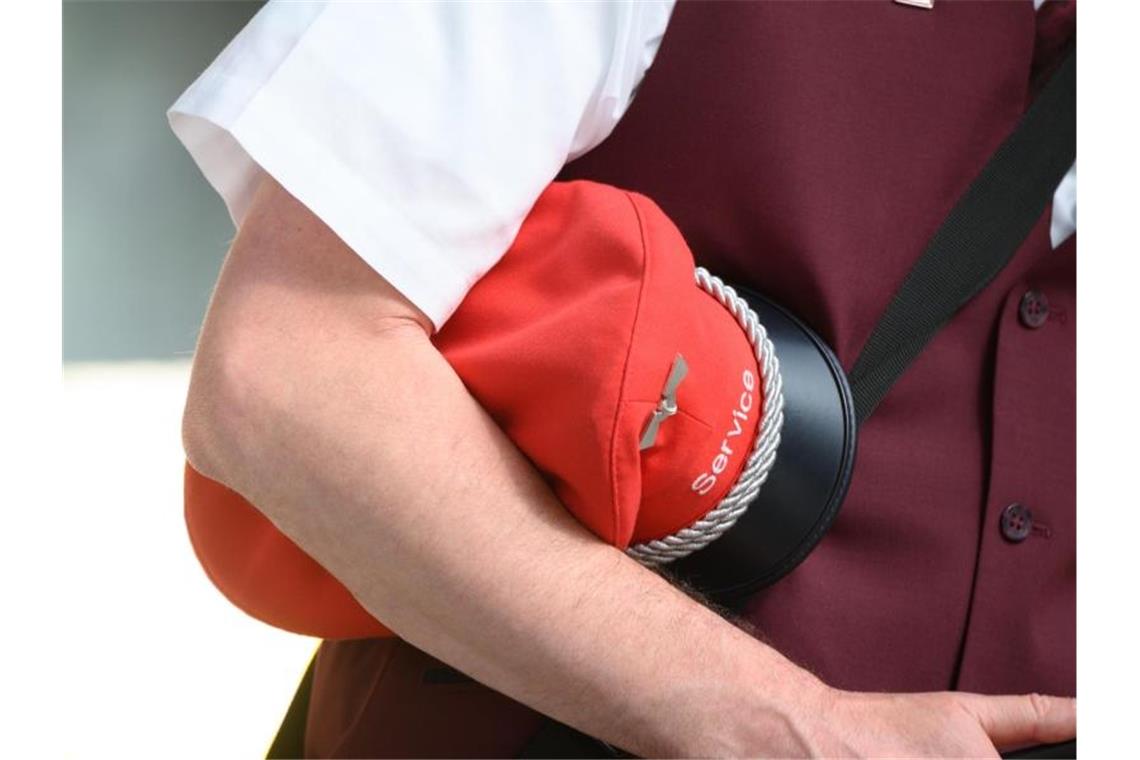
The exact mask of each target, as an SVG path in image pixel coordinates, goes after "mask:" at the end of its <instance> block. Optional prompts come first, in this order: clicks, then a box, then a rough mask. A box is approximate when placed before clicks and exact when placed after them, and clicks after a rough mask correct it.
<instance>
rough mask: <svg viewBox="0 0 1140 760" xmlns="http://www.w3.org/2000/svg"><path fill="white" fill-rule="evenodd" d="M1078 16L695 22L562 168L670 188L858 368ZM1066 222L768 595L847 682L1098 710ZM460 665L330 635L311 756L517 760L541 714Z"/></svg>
mask: <svg viewBox="0 0 1140 760" xmlns="http://www.w3.org/2000/svg"><path fill="white" fill-rule="evenodd" d="M1066 5H1067V4H1066ZM1051 6H1053V2H1050V3H1047V4H1046V6H1045V9H1043V10H1042V11H1041V12H1040V14H1036V15H1035V13H1034V10H1033V5H1032V3H1031V2H1030V1H1029V0H1022V1H1021V2H1002V3H997V2H987V3H965V2H948V1H947V0H937V3H936V5H935V8H934V10H933V11H923V10H919V9H915V8H910V7H906V6H903V5H899V4H896V3H892V2H889V0H875V1H874V2H870V1H868V2H858V3H838V2H827V3H807V2H795V3H790V2H780V3H776V2H773V3H760V2H750V3H743V2H735V3H725V4H719V3H718V4H713V3H702V4H699V5H698V4H688V3H682V4H680V5H679V6H678V7H677V8H676V10H675V11H674V14H673V18H672V20H671V21H670V23H669V27H668V30H667V32H666V35H665V38H664V41H663V43H662V46H661V49H660V51H659V53H658V56H657V59H656V61H655V63H654V64H653V66H652V68H651V69H650V70H649V72H648V74H647V75H646V77H645V79H644V81H643V83H642V86H641V87H640V89H639V91H638V94H637V97H636V98H635V100H634V102H633V104H632V106H631V107H630V109H629V111H628V112H627V114H626V115H625V117H624V118H623V119H622V120H621V122H620V123H619V125H618V127H617V129H616V130H615V131H614V133H613V134H612V135H611V136H610V137H609V138H608V139H607V140H606V141H605V142H604V143H602V144H601V145H600V146H599V147H598V148H596V149H594V150H593V151H592V152H590V153H589V154H587V155H586V156H584V157H583V158H581V159H579V160H578V161H575V162H574V163H573V164H571V165H570V166H568V167H567V168H566V170H565V171H564V172H563V175H562V177H563V178H566V179H568V178H590V179H595V180H599V181H603V182H609V183H612V184H615V185H618V186H621V187H625V188H629V189H632V190H637V191H640V192H642V193H645V194H646V195H648V196H650V197H651V198H653V199H654V200H656V201H657V202H658V203H659V204H660V205H661V206H662V207H663V208H664V209H665V211H666V212H667V213H668V214H669V215H670V216H671V217H672V218H673V219H674V221H676V222H677V224H678V225H679V226H680V228H681V230H682V232H684V234H685V236H686V238H687V239H688V241H689V244H690V246H691V247H692V248H693V250H694V253H695V254H696V256H697V259H698V261H699V263H701V264H703V265H705V266H707V267H708V268H709V269H711V270H712V271H713V272H714V273H716V274H718V275H720V276H722V277H724V278H726V279H729V280H734V281H736V282H739V283H741V284H744V285H747V286H749V287H751V288H753V289H755V290H758V291H760V292H762V293H764V294H765V295H767V296H769V297H770V298H773V299H774V300H776V301H777V302H779V303H781V304H783V305H784V306H786V307H788V308H790V309H791V310H792V311H794V312H795V313H796V314H797V315H799V316H800V317H801V318H803V319H804V320H805V321H807V322H808V323H809V324H810V325H811V326H812V327H814V328H815V330H816V331H817V332H818V333H819V334H820V335H821V336H823V337H824V338H825V339H826V340H827V341H828V342H829V343H830V344H831V345H832V347H833V348H834V349H835V351H836V353H837V354H838V356H839V359H840V361H841V362H842V363H843V365H844V366H845V368H847V369H850V368H851V365H852V364H853V363H854V361H855V358H856V356H857V355H858V353H859V350H860V349H861V348H862V346H863V343H864V342H865V341H866V339H867V336H868V335H869V334H870V332H871V329H872V327H873V326H874V324H875V321H876V319H877V317H878V316H879V314H880V313H881V312H882V311H883V309H884V307H885V306H886V304H887V301H888V300H889V298H890V296H891V294H892V293H893V291H894V290H895V288H896V287H897V286H898V284H899V283H900V281H901V280H902V279H903V277H904V276H905V274H906V273H907V271H908V269H909V268H910V266H911V265H912V264H913V262H914V261H915V260H916V258H917V257H918V256H919V254H920V252H921V251H922V250H923V247H924V245H925V243H926V242H927V240H928V239H929V238H930V236H931V235H932V234H933V232H934V230H935V229H936V227H937V226H938V224H939V223H940V222H941V220H942V219H943V217H944V216H945V215H946V214H947V212H948V211H949V210H950V208H951V206H952V205H953V204H954V201H955V200H956V199H957V197H958V196H959V195H960V194H961V193H962V192H963V190H965V188H966V186H967V185H968V184H969V182H970V181H971V179H972V178H973V177H974V176H975V175H976V174H977V173H978V171H979V170H980V169H981V167H982V165H983V164H984V163H985V161H986V159H987V158H988V157H989V155H990V154H991V153H992V152H993V150H994V149H995V148H996V147H997V145H998V144H999V143H1000V142H1001V141H1002V140H1003V139H1004V138H1005V136H1006V135H1007V134H1008V133H1009V132H1010V131H1011V129H1012V128H1013V126H1014V124H1015V123H1016V121H1017V119H1018V117H1019V115H1020V114H1021V113H1022V111H1023V109H1024V107H1025V105H1026V103H1027V102H1028V101H1029V100H1030V99H1031V97H1032V94H1033V93H1034V92H1035V91H1036V88H1037V87H1038V86H1039V84H1040V81H1041V78H1042V77H1043V76H1044V75H1046V74H1047V73H1048V71H1049V69H1050V67H1051V63H1052V62H1053V59H1054V58H1055V57H1056V54H1057V52H1058V51H1059V50H1060V49H1061V47H1062V44H1061V43H1063V42H1064V41H1065V38H1066V37H1069V36H1071V35H1072V32H1073V24H1072V14H1071V13H1070V14H1068V20H1067V21H1066V19H1065V14H1063V13H1062V14H1057V13H1056V10H1057V8H1058V7H1060V8H1061V9H1062V10H1064V5H1062V4H1061V3H1058V4H1057V5H1056V6H1053V7H1051ZM1070 9H1071V8H1070ZM1050 218H1051V209H1047V210H1046V212H1045V214H1044V215H1043V217H1042V218H1041V219H1040V221H1039V222H1038V224H1037V225H1036V226H1035V227H1034V229H1033V231H1032V233H1031V234H1030V236H1029V238H1028V239H1027V240H1026V241H1025V243H1024V244H1023V245H1022V246H1021V248H1020V250H1019V251H1018V252H1017V254H1016V256H1015V257H1014V258H1013V260H1012V262H1011V263H1010V264H1009V265H1008V266H1007V267H1006V269H1005V270H1003V272H1002V273H1001V274H1000V275H999V276H998V277H997V278H996V280H995V281H994V282H992V283H991V284H990V285H989V286H988V287H987V288H986V289H985V290H984V291H983V292H982V293H981V294H980V295H978V296H977V297H976V298H974V300H973V301H971V302H970V303H969V304H968V305H967V306H966V307H965V308H964V309H963V310H962V311H961V312H960V313H959V314H958V315H957V317H955V318H954V319H953V320H952V321H951V322H950V324H949V325H947V326H946V327H945V328H944V329H943V330H942V331H941V332H940V333H939V334H938V335H937V336H936V337H935V339H934V340H933V341H932V342H931V343H930V344H929V345H928V346H927V348H926V349H925V350H924V351H923V353H922V354H921V355H920V356H919V357H918V359H917V360H916V361H915V363H914V364H913V365H912V366H911V367H910V368H909V369H908V371H907V372H906V374H905V375H903V377H902V378H901V379H900V380H899V382H898V383H897V384H896V385H895V386H894V388H893V389H892V390H891V392H890V393H889V394H888V395H887V396H886V398H885V399H884V400H883V401H882V403H881V404H880V405H879V407H878V409H877V410H876V411H875V413H874V415H873V416H872V417H871V418H870V419H869V420H868V421H867V423H866V424H865V425H864V426H863V427H862V429H861V431H860V440H859V450H858V455H857V460H856V466H855V472H854V479H853V483H852V486H851V491H850V493H849V494H848V497H847V500H846V503H845V504H844V506H843V509H842V511H841V512H840V514H839V517H838V519H837V521H836V523H835V525H834V527H833V528H832V530H831V532H830V533H829V534H828V535H827V537H826V538H825V539H824V540H823V542H822V543H821V544H820V545H819V546H818V547H817V548H816V549H815V551H814V552H813V553H812V555H811V556H810V557H809V558H808V559H807V561H806V562H805V563H804V564H803V565H801V566H800V567H799V568H797V569H796V570H795V571H793V572H792V574H791V575H789V576H788V577H786V578H784V579H783V580H781V581H780V582H779V583H777V584H776V585H775V586H774V587H772V588H770V589H768V590H766V591H764V592H762V593H760V594H758V595H757V596H755V597H754V598H753V599H752V601H751V604H750V607H749V609H748V616H749V617H750V618H751V620H752V621H753V622H754V623H755V624H756V625H757V626H758V628H759V630H760V631H761V633H762V635H763V636H764V637H765V639H766V640H767V641H768V642H769V643H771V644H772V645H773V646H775V647H776V648H777V649H779V650H780V651H782V652H784V653H785V654H787V655H788V656H790V657H791V658H792V659H794V660H796V661H797V662H799V663H801V664H803V665H805V666H807V667H809V668H811V669H812V670H813V671H814V672H816V673H817V674H818V675H820V676H822V677H823V678H824V679H825V680H827V681H828V682H829V683H831V684H832V685H835V686H839V687H845V688H851V689H861V690H890V691H914V690H935V689H948V688H957V689H965V690H972V691H981V692H1005V693H1013V692H1027V691H1039V692H1046V693H1054V694H1074V693H1075V689H1076V672H1075V671H1076V662H1075V660H1076V651H1075V638H1076V615H1075V601H1076V590H1075V580H1076V577H1075V576H1076V541H1075V529H1076V519H1075V498H1076V494H1075V465H1076V462H1075V445H1074V437H1075V435H1074V434H1075V374H1076V367H1075V341H1076V300H1075V287H1074V285H1075V271H1076V266H1075V259H1076V240H1075V237H1072V238H1070V239H1069V240H1068V241H1067V242H1066V243H1064V244H1063V245H1062V246H1061V247H1060V248H1058V249H1057V250H1053V249H1052V247H1051V245H1050V241H1049V224H1050ZM1027 293H1032V294H1033V295H1032V296H1030V297H1028V298H1027V297H1026V294H1027ZM1046 299H1047V304H1046ZM786 424H789V425H791V424H795V421H794V420H788V421H787V423H786ZM1011 504H1020V505H1022V506H1023V507H1025V508H1028V510H1029V511H1030V512H1031V513H1032V519H1031V520H1029V519H1027V518H1026V517H1025V515H1024V513H1011V512H1008V511H1007V508H1008V507H1009V505H1011ZM1003 514H1007V515H1009V514H1012V515H1013V516H1014V517H1017V514H1020V515H1021V516H1020V522H1018V520H1016V519H1015V520H1012V521H1011V520H1008V519H1007V524H1006V527H1005V531H1004V532H1003V528H1002V515H1003ZM1026 532H1027V533H1028V535H1027V537H1025V538H1024V539H1023V540H1020V541H1018V542H1015V541H1011V540H1010V539H1009V538H1007V537H1006V535H1007V534H1008V535H1010V536H1015V537H1016V536H1020V535H1021V534H1022V533H1026ZM448 672H449V671H448V670H447V669H446V668H443V666H442V665H441V663H438V662H436V661H435V660H432V659H431V658H430V657H428V656H427V655H424V654H423V653H421V652H418V651H417V650H415V649H413V648H412V647H410V646H408V645H406V644H404V643H402V642H400V641H399V640H394V639H389V640H361V641H341V642H325V644H323V645H322V647H321V650H320V654H319V656H318V658H317V662H316V670H315V678H314V683H313V692H312V702H311V705H310V710H309V713H308V730H307V735H306V749H307V752H308V753H309V754H314V755H329V754H335V755H350V756H377V755H390V756H414V755H424V754H432V755H439V756H468V757H472V756H484V755H485V756H499V757H501V756H510V755H513V754H515V753H516V752H517V751H518V749H519V748H520V747H521V746H523V744H525V743H526V741H527V740H528V739H529V737H530V736H532V735H533V733H534V731H535V730H536V728H537V726H538V725H539V720H540V719H539V716H538V715H537V714H536V713H533V712H532V711H530V710H529V709H527V708H525V707H524V706H522V705H520V704H518V703H515V702H512V701H511V700H509V699H507V698H506V697H503V696H502V695H499V694H497V693H495V692H493V691H491V690H490V689H487V688H484V687H482V686H480V685H478V684H475V683H466V684H464V683H462V682H454V680H453V679H451V678H450V677H443V676H439V675H438V674H440V673H442V674H444V676H446V674H447V673H448ZM433 674H437V675H433Z"/></svg>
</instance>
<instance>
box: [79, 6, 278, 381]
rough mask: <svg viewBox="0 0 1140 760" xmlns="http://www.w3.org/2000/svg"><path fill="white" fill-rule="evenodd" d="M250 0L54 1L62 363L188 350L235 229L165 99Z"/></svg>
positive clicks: (244, 17)
mask: <svg viewBox="0 0 1140 760" xmlns="http://www.w3.org/2000/svg"><path fill="white" fill-rule="evenodd" d="M260 7H261V3H260V2H156V1H153V0H152V1H151V2H91V1H82V2H79V1H75V2H66V3H64V6H63V359H64V361H65V362H73V361H116V360H127V359H168V358H176V357H186V356H188V355H189V354H190V352H191V351H192V350H193V348H194V342H195V339H196V336H197V332H198V326H199V323H200V322H201V320H202V315H203V314H204V313H205V309H206V303H207V300H208V299H209V295H210V289H211V287H212V285H213V282H214V279H215V278H216V276H217V272H218V268H219V266H220V265H221V262H222V258H223V256H224V254H225V251H226V248H227V246H228V244H229V241H230V238H231V237H232V235H233V227H232V224H231V223H230V220H229V216H228V215H227V213H226V210H225V206H224V205H223V204H222V201H221V199H220V198H219V197H218V196H217V195H216V194H215V193H214V192H213V190H212V189H211V188H210V186H209V185H208V184H207V183H206V182H205V180H204V179H203V178H202V177H201V175H200V174H199V172H198V170H197V168H196V167H195V165H194V163H193V161H192V160H191V159H190V156H189V154H187V153H186V151H185V150H184V149H183V148H182V146H181V144H180V143H179V142H178V140H177V139H176V138H175V137H174V134H173V133H172V132H171V131H170V128H169V127H168V126H167V123H166V109H167V108H168V107H169V106H170V105H171V104H172V103H173V102H174V101H175V99H177V97H178V96H179V94H181V92H182V91H183V90H184V89H185V88H186V87H187V86H188V85H189V84H190V83H191V82H192V81H194V79H195V78H196V77H197V76H198V74H199V73H201V71H202V70H203V69H204V68H205V67H206V66H207V65H208V64H209V62H210V61H212V60H213V58H214V57H215V56H216V55H217V54H218V53H219V52H221V50H222V48H223V47H225V45H226V43H227V42H229V40H230V39H231V38H232V37H233V36H234V35H235V34H237V32H238V31H239V30H240V29H241V28H242V27H243V26H244V25H245V23H246V22H247V21H248V20H249V19H250V18H251V17H252V16H253V15H254V13H256V12H257V9H258V8H260Z"/></svg>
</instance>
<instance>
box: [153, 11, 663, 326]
mask: <svg viewBox="0 0 1140 760" xmlns="http://www.w3.org/2000/svg"><path fill="white" fill-rule="evenodd" d="M672 9H673V3H672V2H671V0H669V1H665V2H662V1H658V0H655V1H653V2H527V3H465V2H442V3H434V2H359V3H358V2H352V3H349V2H328V3H324V2H271V3H269V4H267V5H266V6H265V7H264V8H262V9H261V10H260V11H259V12H258V14H257V15H256V16H255V17H254V18H253V19H252V20H251V21H250V23H249V24H248V25H247V26H246V27H245V28H244V29H243V30H242V31H241V32H240V33H239V34H238V35H237V37H235V38H234V39H233V41H232V42H230V44H229V45H228V46H227V47H226V48H225V50H224V51H222V53H221V54H220V55H219V56H218V58H217V59H216V60H215V61H214V62H213V63H212V64H211V65H210V67H209V68H208V69H206V71H205V72H204V73H203V74H202V75H201V76H200V77H199V78H198V79H197V81H195V82H194V83H193V84H192V85H191V86H190V88H189V89H187V90H186V92H185V93H183V94H182V96H181V97H180V98H179V99H178V101H177V102H176V103H175V104H174V105H173V107H171V109H170V111H169V118H170V123H171V126H172V128H173V129H174V132H175V133H176V134H177V136H178V137H179V139H180V140H181V141H182V142H183V144H184V145H185V146H186V148H187V149H188V150H189V151H190V153H191V155H192V156H193V157H194V159H195V161H196V162H197V163H198V166H199V167H200V168H201V170H202V172H203V173H204V174H205V176H206V178H207V179H208V180H209V182H210V183H211V184H212V185H213V186H214V188H215V189H216V190H217V191H218V192H219V193H220V194H221V196H222V198H223V199H224V200H225V203H226V206H227V208H228V209H229V212H230V215H231V217H232V218H233V220H234V223H235V225H236V224H240V223H241V220H242V218H243V217H244V215H245V213H246V211H247V209H248V208H249V204H250V201H251V199H252V196H253V192H254V190H255V189H256V187H257V185H258V182H259V180H260V178H261V172H262V171H264V172H267V173H268V174H270V175H271V176H272V177H273V178H274V179H275V180H276V181H278V182H279V183H280V184H281V185H282V186H283V187H284V188H285V189H286V190H288V191H289V192H290V193H291V194H292V195H293V196H294V197H296V198H297V199H298V200H299V201H301V202H302V203H304V204H305V206H306V207H308V208H309V209H310V210H311V211H312V212H313V213H314V214H315V215H316V216H317V217H319V218H320V219H321V220H322V221H323V222H324V223H325V224H327V225H328V226H329V227H330V228H331V229H332V230H333V231H334V232H335V233H336V234H337V235H338V236H339V237H340V238H341V239H342V240H343V241H344V242H345V243H346V244H347V245H348V246H349V247H350V248H352V249H353V250H354V251H356V253H357V254H358V255H359V256H360V257H361V258H363V259H364V260H365V261H366V262H367V263H368V264H369V265H371V266H372V267H373V268H374V269H375V270H376V271H377V272H379V273H380V274H381V275H383V276H384V277H385V278H386V279H387V280H388V281H389V282H391V283H392V285H393V286H394V287H396V288H397V289H398V290H399V291H400V292H401V293H403V294H404V295H405V296H406V297H407V298H408V299H409V300H411V301H412V302H413V303H414V304H415V305H416V306H418V307H419V308H420V309H421V310H422V311H423V312H424V313H425V314H426V315H427V316H428V317H429V318H430V319H431V320H432V322H433V323H434V324H435V326H436V327H437V328H438V327H439V326H441V325H442V324H443V323H444V321H446V319H447V318H448V317H449V316H450V315H451V313H452V312H453V311H454V310H455V308H456V307H457V306H458V305H459V302H460V301H461V300H462V299H463V296H464V295H465V294H466V293H467V291H468V290H469V289H470V287H471V286H472V285H473V284H474V283H475V281H476V280H478V279H479V277H480V276H482V275H483V274H484V273H485V272H486V271H487V270H488V269H489V268H490V267H491V266H492V265H493V264H494V263H495V262H496V261H498V259H499V257H501V256H502V254H503V253H504V252H505V251H506V250H507V248H509V247H510V244H511V242H512V241H513V240H514V237H515V234H516V233H517V232H518V229H519V226H520V225H521V224H522V220H523V218H524V217H525V216H526V214H527V213H528V212H529V210H530V208H531V206H532V205H533V204H534V202H535V200H536V199H537V198H538V196H539V195H540V194H541V192H542V190H543V188H545V187H546V185H547V184H548V183H549V182H550V181H551V180H552V179H554V177H555V175H557V173H558V172H559V170H560V169H561V168H562V166H563V165H564V164H565V163H566V162H567V161H569V160H570V159H572V158H574V157H576V156H578V155H581V154H582V153H585V152H586V151H588V150H589V149H590V148H592V147H594V146H595V145H597V144H598V143H599V142H601V141H602V140H603V139H604V138H605V137H606V136H607V135H608V134H609V133H610V132H611V131H612V129H613V127H614V125H615V124H616V123H617V121H618V119H620V118H621V116H622V114H623V113H624V112H625V109H626V107H627V106H628V105H629V102H630V99H631V97H632V93H633V92H634V90H635V88H636V86H637V84H638V83H639V82H640V80H641V78H642V76H643V74H644V73H645V70H646V69H647V68H648V67H649V65H650V63H651V62H652V61H653V58H654V56H655V54H656V52H657V48H658V46H659V44H660V42H661V38H662V36H663V35H664V33H665V26H666V24H667V23H668V20H669V16H670V14H671V12H672Z"/></svg>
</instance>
